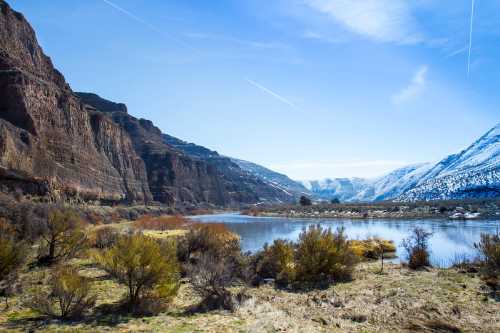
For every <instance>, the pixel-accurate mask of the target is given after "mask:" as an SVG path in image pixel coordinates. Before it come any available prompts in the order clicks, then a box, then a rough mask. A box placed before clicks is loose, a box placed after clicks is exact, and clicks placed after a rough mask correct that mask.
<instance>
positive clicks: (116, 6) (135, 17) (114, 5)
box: [102, 0, 200, 53]
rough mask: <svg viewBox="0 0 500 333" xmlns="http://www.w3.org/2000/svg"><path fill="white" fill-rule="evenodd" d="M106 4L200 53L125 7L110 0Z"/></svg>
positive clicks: (184, 46) (182, 45)
mask: <svg viewBox="0 0 500 333" xmlns="http://www.w3.org/2000/svg"><path fill="white" fill-rule="evenodd" d="M102 1H103V2H104V3H105V4H107V5H108V6H110V7H112V8H114V9H116V10H117V11H119V12H120V13H122V14H124V15H126V16H128V17H129V18H130V19H132V20H134V21H136V22H138V23H140V24H142V25H143V26H145V27H146V28H148V29H149V30H151V31H154V32H156V33H158V34H160V35H163V36H164V37H166V38H168V39H170V40H171V41H173V42H174V43H176V44H178V45H179V46H181V47H183V48H186V49H189V50H191V51H193V52H195V53H200V52H199V51H198V50H197V49H195V48H194V47H193V46H191V45H189V44H187V43H186V42H184V41H182V40H180V39H178V38H176V37H174V36H172V35H171V34H169V33H166V32H165V31H163V30H161V29H158V28H157V27H156V26H154V25H153V24H151V23H149V22H147V21H146V20H143V19H142V18H140V17H139V16H137V15H135V14H133V13H132V12H130V11H128V10H126V9H125V8H123V7H120V6H118V5H117V4H116V3H114V2H111V1H109V0H102Z"/></svg>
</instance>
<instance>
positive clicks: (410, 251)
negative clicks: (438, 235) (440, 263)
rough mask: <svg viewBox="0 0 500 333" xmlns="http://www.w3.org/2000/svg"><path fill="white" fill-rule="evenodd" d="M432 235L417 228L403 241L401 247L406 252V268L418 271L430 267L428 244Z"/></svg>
mask: <svg viewBox="0 0 500 333" xmlns="http://www.w3.org/2000/svg"><path fill="white" fill-rule="evenodd" d="M431 235H432V233H430V232H427V231H425V230H424V229H422V228H420V227H417V228H415V229H413V231H412V233H411V235H410V236H409V237H408V238H405V239H403V241H402V246H403V248H404V250H405V252H406V257H407V260H408V266H409V267H410V268H411V269H419V268H422V267H426V266H430V261H429V256H430V255H429V250H428V247H429V245H428V243H429V238H430V237H431Z"/></svg>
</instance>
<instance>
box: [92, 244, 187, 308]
mask: <svg viewBox="0 0 500 333" xmlns="http://www.w3.org/2000/svg"><path fill="white" fill-rule="evenodd" d="M97 262H98V263H99V264H100V265H101V266H102V268H103V269H104V270H106V271H107V272H108V273H109V274H110V275H111V276H113V277H114V278H115V279H117V280H118V281H119V282H121V283H123V284H125V285H126V286H127V288H128V294H127V305H128V308H129V310H131V311H137V310H141V309H140V305H141V301H142V300H143V299H144V298H155V299H161V300H162V301H164V302H165V303H167V302H169V301H171V299H172V298H173V297H174V296H175V295H176V294H177V290H178V289H179V279H180V276H179V265H178V262H177V258H176V254H175V246H166V245H164V246H160V245H159V244H158V242H156V241H155V240H153V239H152V238H149V237H146V236H143V235H140V234H138V235H130V236H122V237H121V238H120V239H119V240H118V241H117V242H116V244H115V245H114V246H113V247H112V248H111V249H109V250H107V251H105V252H104V253H103V254H102V255H98V256H97Z"/></svg>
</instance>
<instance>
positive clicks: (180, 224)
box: [134, 215, 189, 231]
mask: <svg viewBox="0 0 500 333" xmlns="http://www.w3.org/2000/svg"><path fill="white" fill-rule="evenodd" d="M188 223H189V222H188V220H187V219H186V218H184V217H182V216H180V215H176V216H159V217H152V216H148V215H146V216H143V217H141V218H140V219H138V220H137V221H135V222H134V227H135V228H137V229H140V230H160V231H165V230H172V229H184V228H186V226H187V224H188Z"/></svg>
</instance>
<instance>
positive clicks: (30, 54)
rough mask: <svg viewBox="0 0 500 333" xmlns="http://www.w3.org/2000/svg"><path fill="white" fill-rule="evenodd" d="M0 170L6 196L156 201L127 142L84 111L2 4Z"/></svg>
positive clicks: (18, 17)
mask: <svg viewBox="0 0 500 333" xmlns="http://www.w3.org/2000/svg"><path fill="white" fill-rule="evenodd" d="M0 170H1V172H0V185H1V186H2V189H3V190H9V191H12V190H14V191H23V192H24V193H25V194H35V195H48V196H51V197H64V198H76V199H83V200H94V199H95V200H106V201H124V200H127V201H149V200H151V198H152V197H151V193H150V191H149V187H148V183H147V175H146V169H145V166H144V163H143V161H142V160H141V159H140V158H139V156H138V155H137V154H136V153H135V150H134V149H133V146H132V143H131V141H130V138H129V137H128V135H127V134H126V133H125V132H124V131H123V130H122V129H121V128H120V127H119V126H117V125H116V124H115V123H114V122H113V121H111V120H110V119H109V118H108V117H105V116H102V115H101V114H99V113H92V112H88V111H87V110H85V108H84V105H83V104H82V102H81V101H80V99H79V98H78V97H77V96H75V95H74V94H73V92H72V91H71V89H70V87H69V85H68V84H67V83H66V81H65V79H64V77H63V75H62V74H61V73H59V72H58V71H57V70H55V69H54V67H53V65H52V62H51V60H50V58H49V57H47V56H46V55H45V54H44V53H43V51H42V49H41V48H40V46H39V45H38V42H37V40H36V36H35V33H34V31H33V29H32V28H31V26H30V25H29V23H28V22H27V21H26V19H25V18H24V17H23V15H22V14H20V13H18V12H15V11H13V10H12V9H11V8H10V7H9V5H8V4H7V3H6V2H4V1H2V0H0Z"/></svg>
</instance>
